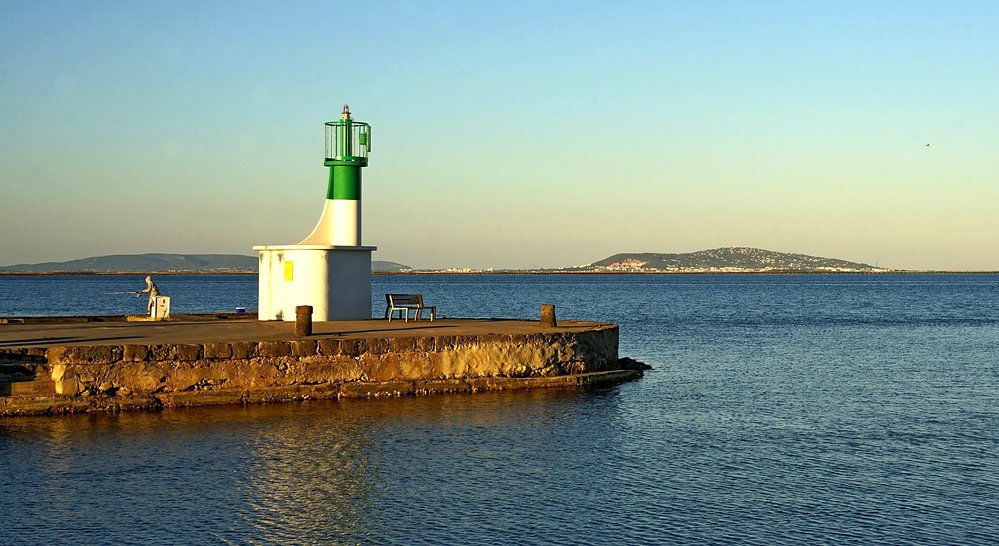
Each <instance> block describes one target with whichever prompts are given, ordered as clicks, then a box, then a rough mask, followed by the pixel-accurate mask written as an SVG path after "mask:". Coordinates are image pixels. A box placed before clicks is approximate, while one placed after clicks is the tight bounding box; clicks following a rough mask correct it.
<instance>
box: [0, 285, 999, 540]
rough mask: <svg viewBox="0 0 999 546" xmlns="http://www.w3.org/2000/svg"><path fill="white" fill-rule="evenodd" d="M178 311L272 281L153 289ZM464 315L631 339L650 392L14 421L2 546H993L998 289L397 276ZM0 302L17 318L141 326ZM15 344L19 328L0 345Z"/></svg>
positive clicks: (245, 298) (83, 310) (94, 294)
mask: <svg viewBox="0 0 999 546" xmlns="http://www.w3.org/2000/svg"><path fill="white" fill-rule="evenodd" d="M156 280H157V284H159V286H160V288H161V289H162V291H163V292H164V293H165V294H167V295H170V296H171V297H172V298H173V301H172V304H173V306H174V309H175V310H176V311H177V312H184V311H187V312H196V311H223V310H230V309H233V308H235V307H236V306H245V307H248V308H253V307H254V306H255V305H254V303H255V295H256V279H255V278H254V277H240V276H219V277H181V276H176V277H173V276H171V277H160V278H158V279H156ZM373 284H374V286H373V293H374V294H375V296H376V301H375V305H374V307H373V313H375V314H377V315H380V314H381V312H382V307H381V306H380V305H379V301H378V299H379V298H382V294H383V293H386V292H421V293H423V294H424V295H425V296H426V298H427V300H429V301H432V302H433V303H435V304H436V305H438V309H440V310H441V312H442V314H444V315H447V316H471V317H490V316H498V317H514V316H521V317H537V314H538V306H539V305H540V304H541V303H555V304H556V305H557V307H558V315H559V318H562V319H565V318H579V319H593V320H607V321H614V322H618V323H619V324H621V345H622V350H621V352H622V355H627V356H632V357H635V358H638V359H640V360H643V361H645V362H648V363H650V364H652V365H653V366H654V367H655V370H654V371H652V372H648V373H647V374H646V376H645V378H644V379H642V380H639V381H636V382H632V383H627V384H624V385H619V386H616V387H613V388H603V389H594V390H589V391H533V392H506V393H486V394H477V395H440V396H430V397H419V398H410V397H407V398H399V399H390V400H361V401H346V402H339V403H338V402H310V403H304V404H278V405H265V406H250V407H246V408H239V407H220V408H199V409H187V410H167V411H162V412H159V413H127V414H120V415H83V416H63V417H50V418H17V419H0V505H2V506H3V513H4V518H3V521H4V527H3V529H2V531H0V543H3V544H22V543H23V544H40V543H49V544H70V543H72V544H146V543H161V544H213V543H216V544H317V543H324V544H660V543H683V544H760V545H764V544H995V543H997V542H999V461H997V456H999V276H996V275H928V276H919V275H897V276H895V275H883V276H882V275H879V276H853V275H829V276H826V275H821V276H819V275H814V276H808V275H805V276H795V275H788V276H467V277H463V276H388V277H375V278H374V283H373ZM142 287H143V283H142V278H141V277H135V278H128V277H30V278H25V277H0V316H5V315H6V316H10V315H30V314H59V313H62V314H100V313H135V312H141V311H142V310H143V309H144V305H145V303H144V300H143V299H141V298H140V299H138V300H136V298H135V296H129V295H127V294H117V293H116V292H125V291H128V290H137V289H141V288H142ZM0 327H2V326H0Z"/></svg>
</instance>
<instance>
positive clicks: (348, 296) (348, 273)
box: [253, 105, 375, 321]
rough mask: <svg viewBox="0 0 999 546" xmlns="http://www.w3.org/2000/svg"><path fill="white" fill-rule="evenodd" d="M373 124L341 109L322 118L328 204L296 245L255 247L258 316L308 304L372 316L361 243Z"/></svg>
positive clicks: (322, 310)
mask: <svg viewBox="0 0 999 546" xmlns="http://www.w3.org/2000/svg"><path fill="white" fill-rule="evenodd" d="M370 151H371V126H370V125H368V124H367V123H363V122H358V121H354V120H353V119H351V117H350V109H349V108H348V107H347V105H344V107H343V115H342V116H341V119H339V120H337V121H329V122H326V161H325V165H326V166H328V167H329V168H330V178H329V185H328V187H327V191H326V205H325V206H324V207H323V214H322V216H321V217H320V218H319V223H318V224H316V228H315V229H314V230H312V233H311V234H310V235H309V236H308V237H306V238H305V239H304V240H303V241H302V242H300V243H298V244H297V245H283V246H276V245H268V246H255V247H253V249H254V250H256V251H259V252H260V284H259V292H260V293H259V301H258V308H257V313H258V317H259V318H260V320H288V321H293V320H295V307H297V306H299V305H311V306H312V318H313V320H316V321H324V320H359V319H368V318H371V252H372V251H373V250H375V247H373V246H362V245H361V169H362V168H363V167H367V166H368V152H370Z"/></svg>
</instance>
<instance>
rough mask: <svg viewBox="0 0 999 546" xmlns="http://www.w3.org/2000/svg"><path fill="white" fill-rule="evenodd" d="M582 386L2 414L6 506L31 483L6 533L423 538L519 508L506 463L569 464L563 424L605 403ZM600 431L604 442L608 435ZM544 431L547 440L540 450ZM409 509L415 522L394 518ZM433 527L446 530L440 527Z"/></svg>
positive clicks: (228, 539)
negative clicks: (583, 403)
mask: <svg viewBox="0 0 999 546" xmlns="http://www.w3.org/2000/svg"><path fill="white" fill-rule="evenodd" d="M579 396H586V395H585V394H584V393H580V392H578V391H534V392H514V393H487V394H480V395H458V396H435V397H421V398H400V399H394V398H393V399H381V400H362V401H349V402H343V403H340V402H333V401H317V402H309V403H304V404H279V405H256V406H249V407H245V408H244V407H215V408H193V409H175V410H166V411H163V412H159V413H123V414H118V415H79V416H59V417H52V418H26V419H7V420H3V421H0V445H2V446H3V449H2V451H0V453H2V455H0V461H2V463H3V468H4V469H5V472H4V473H3V475H4V477H3V482H2V485H0V493H3V496H2V498H3V500H4V503H5V504H8V505H9V503H10V502H11V501H12V500H13V498H12V497H11V493H13V492H14V491H17V490H21V491H30V492H31V496H30V498H28V499H19V500H18V504H19V510H18V512H17V515H16V516H15V518H14V523H18V524H19V525H17V527H18V528H20V529H22V534H21V535H19V536H18V537H16V539H14V540H15V543H25V544H34V543H39V542H59V541H61V540H62V539H63V538H65V537H66V536H72V537H75V539H74V540H73V542H76V541H81V542H98V543H119V544H122V543H129V542H133V543H138V542H149V541H153V542H170V541H178V542H202V541H204V540H205V538H206V537H212V538H214V539H217V540H219V541H221V542H223V543H231V544H243V543H257V542H256V540H259V542H260V543H269V542H278V543H287V544H294V543H306V544H315V543H328V542H330V541H331V540H332V541H336V542H338V543H345V544H346V543H370V542H375V543H386V542H396V543H400V544H403V543H411V541H410V540H408V539H407V538H406V537H408V536H411V535H410V533H417V534H419V535H420V536H421V537H422V539H421V540H429V541H430V542H433V540H434V539H433V537H435V536H437V535H436V533H437V532H438V530H439V529H441V528H442V527H443V528H446V527H447V526H449V525H450V524H451V523H453V521H454V519H455V518H469V517H470V518H473V519H476V520H477V519H480V518H481V521H479V522H478V524H481V525H486V526H488V525H489V524H490V522H491V521H499V522H502V521H503V520H504V519H506V518H508V517H509V516H510V515H511V512H513V513H516V512H517V511H518V510H516V509H513V510H511V506H504V504H503V498H504V496H506V495H509V494H511V493H513V491H511V490H510V489H509V487H505V486H504V484H502V483H499V482H501V481H502V479H501V478H500V477H501V476H506V479H509V478H511V477H512V478H514V479H516V480H539V481H546V480H549V479H550V478H551V476H553V475H558V474H559V473H560V472H565V471H566V469H565V468H563V467H564V466H565V465H571V464H573V463H572V460H573V457H578V454H573V453H567V452H566V451H567V450H568V451H572V450H573V449H575V447H576V446H573V445H572V444H568V445H567V444H565V443H564V442H556V441H554V437H555V436H558V437H561V438H564V437H566V436H568V437H573V436H575V435H576V433H577V432H578V431H574V427H581V426H586V427H588V428H591V429H592V422H593V421H591V419H593V418H597V419H598V421H597V422H601V421H603V420H604V418H605V416H604V417H601V416H595V415H592V414H593V413H594V412H599V411H600V410H599V409H598V408H602V407H604V408H606V407H605V406H600V405H598V406H587V408H586V409H585V410H584V411H583V414H577V415H572V414H571V413H573V412H574V410H572V409H570V407H576V408H575V409H576V410H579V409H583V408H579V407H578V401H579ZM566 404H568V406H567V405H566ZM587 423H589V424H587ZM607 432H611V431H607ZM591 434H592V431H590V432H589V433H587V434H583V435H582V436H590V435H591ZM525 435H526V436H528V437H526V438H525ZM605 441H606V442H611V443H612V442H613V434H612V433H611V434H609V435H608V436H607V437H606V439H605ZM543 446H549V447H551V448H552V449H537V448H538V447H543ZM556 446H557V447H556ZM592 447H593V446H590V448H592ZM442 463H443V464H442ZM511 470H512V474H511ZM608 478H609V476H602V477H600V479H599V480H596V481H595V482H594V486H597V485H598V484H599V483H600V481H602V480H604V479H608ZM430 499H433V500H430ZM414 500H415V501H417V502H413V501H414ZM549 500H550V501H551V502H552V504H551V505H548V506H533V507H531V510H536V509H541V510H546V511H553V512H555V514H553V517H559V516H558V515H557V512H558V511H559V510H560V507H559V506H558V502H557V501H558V493H557V491H553V492H552V495H551V498H550V499H549ZM565 516H566V514H565V513H563V514H562V517H565ZM70 523H71V524H72V525H70V527H72V529H67V528H66V526H65V525H64V524H70ZM412 523H419V524H420V527H419V528H418V529H417V528H413V529H406V528H405V527H408V526H410V525H411V524H412ZM442 524H445V525H442ZM497 530H499V529H497ZM67 532H68V533H69V535H66V534H65V533H67ZM254 537H255V538H254ZM265 537H266V538H265ZM452 538H454V537H452ZM437 539H439V540H441V541H444V542H448V541H449V540H448V534H447V533H444V534H443V535H440V536H437Z"/></svg>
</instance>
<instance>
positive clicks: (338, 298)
mask: <svg viewBox="0 0 999 546" xmlns="http://www.w3.org/2000/svg"><path fill="white" fill-rule="evenodd" d="M253 249H254V250H256V251H258V252H259V253H260V280H259V287H258V290H259V297H258V298H259V299H258V304H257V313H258V318H259V319H260V320H288V321H294V320H295V307H297V306H299V305H311V306H312V320H315V321H324V320H360V319H369V318H371V252H372V251H373V250H375V247H371V246H324V245H283V246H255V247H253Z"/></svg>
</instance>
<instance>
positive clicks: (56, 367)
mask: <svg viewBox="0 0 999 546" xmlns="http://www.w3.org/2000/svg"><path fill="white" fill-rule="evenodd" d="M618 364H619V363H618V328H617V326H613V325H601V326H597V327H594V328H591V329H587V330H585V331H575V332H553V333H548V332H546V333H535V334H511V335H498V334H489V335H469V336H426V337H391V338H366V339H350V338H337V337H327V338H319V339H296V340H291V341H261V342H235V343H209V344H205V345H193V344H174V345H89V346H68V347H66V346H55V347H49V348H48V349H2V350H0V415H4V414H6V415H13V414H38V413H56V412H75V411H92V410H102V409H103V410H120V409H132V408H154V407H161V406H179V405H202V404H227V403H247V402H257V401H276V400H296V399H308V398H340V397H352V396H378V395H399V394H422V393H432V392H456V391H476V390H483V389H502V388H528V387H541V386H567V385H582V384H589V383H593V382H615V381H624V380H628V379H631V378H634V377H638V376H640V375H641V370H640V369H635V368H634V367H633V366H627V367H628V368H630V369H622V368H624V366H619V365H618Z"/></svg>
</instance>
